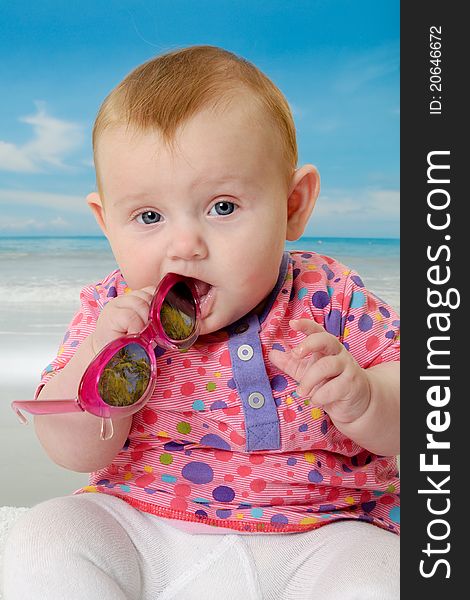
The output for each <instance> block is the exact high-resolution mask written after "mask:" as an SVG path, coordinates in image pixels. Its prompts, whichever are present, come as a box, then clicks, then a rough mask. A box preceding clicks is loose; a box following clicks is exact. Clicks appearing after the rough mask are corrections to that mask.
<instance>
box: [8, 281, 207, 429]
mask: <svg viewBox="0 0 470 600" xmlns="http://www.w3.org/2000/svg"><path fill="white" fill-rule="evenodd" d="M178 283H184V284H185V285H186V286H187V287H188V289H189V291H190V293H191V295H192V301H193V302H194V311H195V321H194V328H193V330H192V331H191V333H190V335H189V336H188V337H187V338H184V339H182V340H175V339H172V338H170V337H169V336H168V334H167V333H166V332H165V330H164V328H163V324H162V319H161V309H162V306H163V303H164V301H165V299H166V297H167V296H168V294H169V292H170V291H171V290H172V288H174V287H175V286H176V285H177V284H178ZM200 318H201V305H200V298H199V293H198V290H197V287H196V285H195V283H194V281H193V280H191V279H188V278H186V277H183V276H182V275H176V274H175V273H168V274H167V275H165V277H164V278H163V279H162V280H161V282H160V284H159V285H158V287H157V289H156V290H155V293H154V295H153V298H152V301H151V303H150V308H149V319H148V322H147V324H146V325H145V327H144V328H143V329H142V331H140V332H139V333H132V334H127V335H125V336H122V337H120V338H117V339H115V340H113V341H111V342H109V343H108V344H106V346H105V347H104V348H102V350H101V351H100V352H99V353H98V354H97V355H96V356H95V357H94V358H93V360H92V361H91V362H90V364H89V365H88V367H87V368H86V370H85V372H84V373H83V375H82V377H81V379H80V383H79V386H78V391H77V396H76V398H74V399H73V400H72V399H70V400H51V399H48V400H40V399H38V400H15V401H14V402H12V403H11V407H12V409H13V410H14V411H15V412H16V414H17V416H18V418H19V420H20V421H21V422H22V423H27V419H26V418H25V416H24V415H23V414H22V413H21V410H20V409H22V410H26V411H27V412H30V413H32V414H35V415H45V414H59V413H69V412H89V413H91V414H92V415H95V416H96V417H101V418H102V420H103V419H111V418H112V417H113V416H114V417H119V418H123V417H126V416H129V415H133V414H134V413H136V412H138V411H139V410H140V409H141V408H142V407H143V406H144V405H145V404H146V402H147V401H148V399H149V398H150V396H151V395H152V393H153V391H154V389H155V385H156V383H157V360H156V357H155V352H154V348H155V346H160V347H162V348H165V349H172V350H186V349H188V348H190V347H191V346H192V345H193V344H194V342H195V341H196V339H197V337H198V335H199V328H200ZM129 344H137V345H138V346H140V347H141V348H143V349H144V351H145V352H146V354H147V356H148V358H149V363H150V365H149V366H150V375H149V382H148V385H147V388H146V389H145V391H144V393H143V394H142V396H141V397H140V399H139V400H137V401H136V402H134V403H132V404H130V405H128V406H113V405H111V404H108V403H106V402H105V401H104V400H103V398H102V397H101V394H100V393H99V391H98V386H99V382H100V379H101V377H102V375H103V372H104V370H105V368H106V366H107V365H108V364H109V362H110V361H111V359H112V357H113V356H115V355H116V354H117V353H118V352H119V351H120V350H121V349H122V348H125V347H126V346H128V345H129ZM108 425H109V426H110V429H111V431H110V432H109V428H108V433H107V434H106V431H105V430H106V423H104V421H102V425H101V437H102V439H109V437H111V436H112V423H108ZM109 433H111V435H109ZM106 436H107V437H106Z"/></svg>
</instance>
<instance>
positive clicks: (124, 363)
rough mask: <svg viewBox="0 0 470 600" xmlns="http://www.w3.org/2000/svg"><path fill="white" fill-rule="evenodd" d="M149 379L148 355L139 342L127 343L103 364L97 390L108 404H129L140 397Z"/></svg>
mask: <svg viewBox="0 0 470 600" xmlns="http://www.w3.org/2000/svg"><path fill="white" fill-rule="evenodd" d="M149 381H150V358H149V355H148V354H147V352H146V351H145V349H144V348H142V346H140V345H139V344H134V343H132V344H127V346H124V347H123V348H121V349H120V350H119V352H116V354H115V355H114V356H113V357H112V358H111V360H110V361H109V362H108V364H107V365H106V366H105V368H104V370H103V372H102V374H101V377H100V380H99V382H98V392H99V393H100V396H101V398H102V399H103V400H104V402H106V404H109V405H110V406H130V405H132V404H135V403H136V402H138V401H139V400H140V399H141V398H142V396H143V395H144V392H145V390H146V389H147V387H148V384H149Z"/></svg>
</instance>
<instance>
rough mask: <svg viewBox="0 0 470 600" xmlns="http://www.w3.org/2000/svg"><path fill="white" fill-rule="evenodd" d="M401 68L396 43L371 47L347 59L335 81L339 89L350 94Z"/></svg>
mask: <svg viewBox="0 0 470 600" xmlns="http://www.w3.org/2000/svg"><path fill="white" fill-rule="evenodd" d="M398 68H399V49H398V47H397V45H396V44H385V45H383V46H380V47H378V48H370V49H368V50H367V53H365V54H357V55H355V56H352V57H351V58H350V59H349V60H345V61H344V62H343V65H342V69H341V71H340V73H339V75H338V78H337V79H336V82H335V88H336V90H337V91H339V92H342V93H344V94H350V93H353V92H355V91H356V90H358V89H359V88H361V87H363V86H364V85H366V84H368V83H370V82H372V81H375V80H377V79H380V78H382V77H384V76H386V75H389V74H390V73H394V72H395V71H397V70H398Z"/></svg>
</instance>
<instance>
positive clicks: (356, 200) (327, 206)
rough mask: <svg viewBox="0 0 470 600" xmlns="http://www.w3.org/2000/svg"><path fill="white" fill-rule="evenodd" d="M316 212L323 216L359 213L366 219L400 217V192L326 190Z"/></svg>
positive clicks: (319, 200)
mask: <svg viewBox="0 0 470 600" xmlns="http://www.w3.org/2000/svg"><path fill="white" fill-rule="evenodd" d="M315 214H316V215H317V216H322V217H332V216H336V215H349V216H351V215H359V216H362V217H363V218H364V219H367V218H370V217H374V218H376V217H384V218H399V215H400V192H399V191H398V190H378V189H362V190H357V191H354V193H351V192H348V191H346V190H339V189H330V190H326V191H325V192H324V193H321V195H320V198H319V199H318V202H317V206H316V208H315Z"/></svg>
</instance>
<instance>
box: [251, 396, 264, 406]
mask: <svg viewBox="0 0 470 600" xmlns="http://www.w3.org/2000/svg"><path fill="white" fill-rule="evenodd" d="M248 404H249V405H250V406H251V408H261V407H262V406H263V405H264V396H263V394H261V393H260V392H252V393H251V394H250V395H249V396H248Z"/></svg>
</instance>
